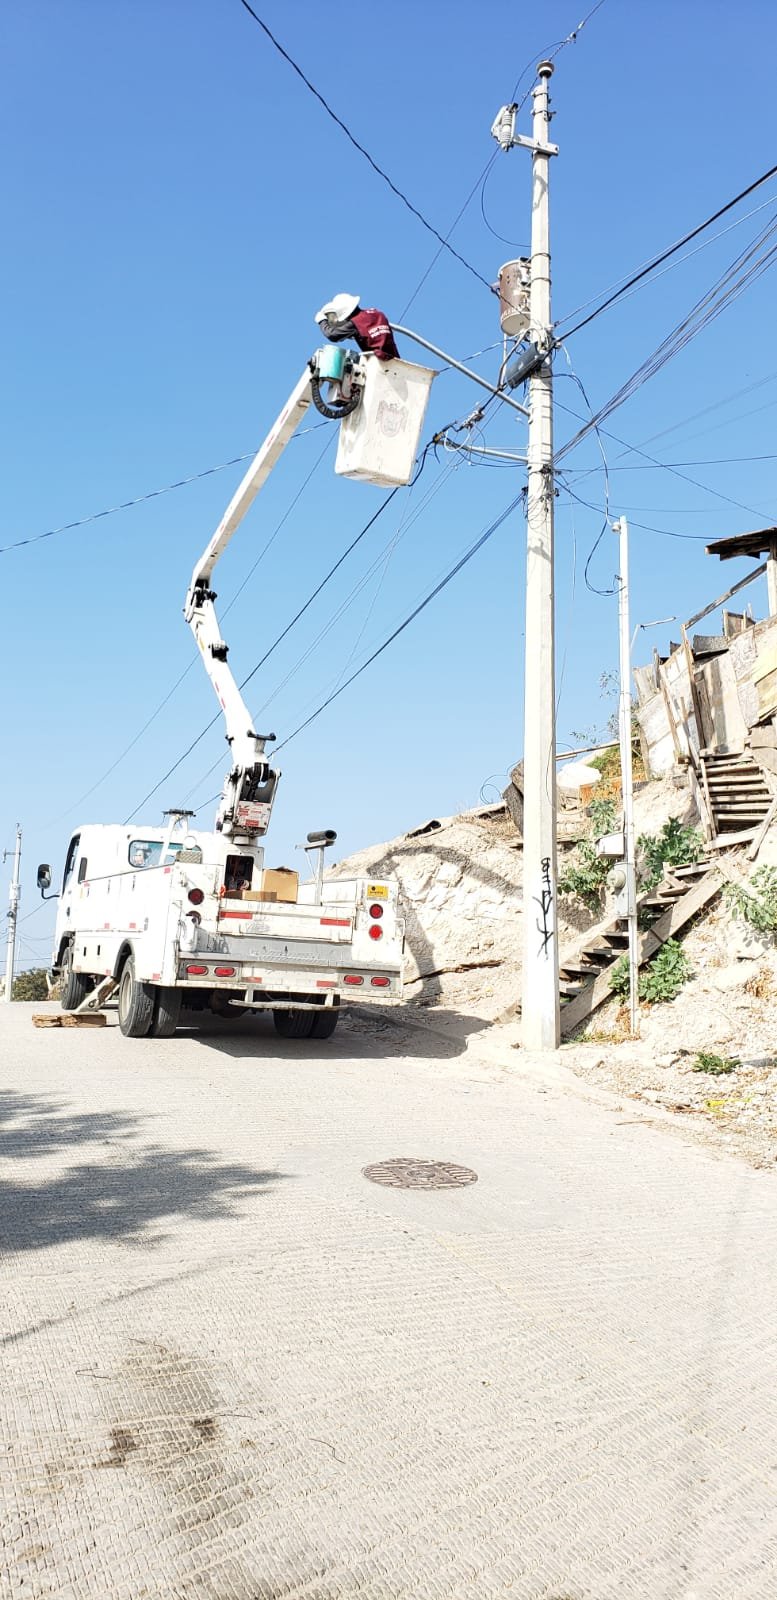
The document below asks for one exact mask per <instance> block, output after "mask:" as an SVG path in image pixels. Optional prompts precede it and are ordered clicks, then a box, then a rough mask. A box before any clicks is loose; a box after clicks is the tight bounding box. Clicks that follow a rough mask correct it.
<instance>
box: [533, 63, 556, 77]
mask: <svg viewBox="0 0 777 1600" xmlns="http://www.w3.org/2000/svg"><path fill="white" fill-rule="evenodd" d="M555 70H556V69H555V67H554V65H553V62H552V61H541V62H540V64H539V66H538V68H537V76H538V77H540V78H552V77H553V74H554V72H555Z"/></svg>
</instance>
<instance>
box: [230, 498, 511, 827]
mask: <svg viewBox="0 0 777 1600" xmlns="http://www.w3.org/2000/svg"><path fill="white" fill-rule="evenodd" d="M522 498H523V491H521V493H520V494H517V495H516V496H515V497H514V499H512V500H511V501H510V504H509V505H507V506H505V508H504V510H503V511H501V512H500V513H499V516H498V517H496V518H495V519H494V521H493V522H492V523H491V524H490V525H489V527H488V528H486V529H485V532H484V533H482V534H481V535H480V537H479V538H478V539H477V540H476V541H475V543H474V544H473V545H471V546H470V548H469V550H467V551H466V553H465V554H464V555H463V556H462V557H461V558H460V560H458V561H457V562H456V564H455V566H453V567H451V569H450V571H449V572H447V573H446V575H445V577H444V578H442V579H441V581H440V582H439V583H438V584H436V585H435V587H434V588H433V589H431V590H430V591H429V593H428V594H427V595H426V596H425V598H424V599H423V600H422V601H421V602H420V604H419V605H417V606H416V607H415V608H414V610H413V611H411V612H410V614H409V616H407V617H405V619H404V621H403V622H401V623H400V624H399V626H398V627H397V628H395V629H394V631H393V633H390V634H389V636H388V638H387V639H384V641H383V643H382V644H381V645H378V648H377V650H373V652H372V655H370V656H368V657H367V660H366V661H363V662H362V665H361V666H360V667H357V668H356V671H355V672H352V673H351V675H350V677H349V678H346V680H345V683H341V684H340V687H339V688H338V689H335V690H334V691H333V693H332V694H330V695H328V696H327V698H326V699H325V700H324V701H323V702H322V704H321V705H320V706H318V708H317V709H316V710H315V711H313V712H312V713H311V715H310V716H309V717H306V718H305V720H304V722H301V723H300V724H299V725H298V727H296V728H295V729H294V730H293V732H292V733H290V734H288V735H287V737H286V738H285V739H283V740H282V741H281V743H280V744H279V745H278V747H277V748H278V750H279V751H280V750H283V749H285V747H286V745H287V744H291V741H292V739H296V737H297V735H298V734H299V733H302V732H303V731H304V729H305V728H309V727H310V724H311V722H315V720H316V718H317V717H320V716H321V715H322V713H323V712H324V711H326V710H327V709H328V707H329V706H331V705H332V703H333V701H335V700H338V699H339V697H340V695H341V694H344V693H345V691H346V689H348V688H350V686H351V684H352V683H355V682H356V679H357V678H359V677H361V674H362V673H363V672H366V671H367V668H368V667H371V666H372V664H373V662H374V661H377V659H378V657H379V656H381V655H383V652H384V650H387V649H388V647H389V645H390V644H393V643H394V640H395V639H398V638H399V635H400V634H401V633H404V631H405V629H406V628H409V626H410V624H411V622H414V621H415V619H416V617H417V616H420V614H421V612H422V611H425V610H426V607H427V606H428V605H430V604H431V602H432V600H434V599H435V598H436V597H437V595H438V594H440V593H441V592H442V590H443V589H445V588H447V586H448V584H449V583H451V582H452V580H453V579H454V578H455V577H456V575H457V573H459V572H461V569H462V567H465V566H466V565H467V563H468V562H469V561H471V560H472V558H473V556H475V555H477V553H478V551H479V550H482V548H483V545H484V544H486V542H487V541H488V540H489V539H490V538H491V537H492V535H493V534H495V533H496V531H497V529H498V528H501V526H502V523H503V522H505V521H506V520H507V518H508V517H509V516H510V515H511V514H512V512H513V511H515V509H516V507H517V506H518V505H520V503H521V500H522ZM206 803H207V802H206Z"/></svg>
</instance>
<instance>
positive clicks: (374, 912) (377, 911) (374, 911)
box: [370, 906, 383, 922]
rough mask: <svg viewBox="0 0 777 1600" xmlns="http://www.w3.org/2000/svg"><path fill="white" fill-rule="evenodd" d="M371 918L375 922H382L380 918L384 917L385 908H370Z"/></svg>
mask: <svg viewBox="0 0 777 1600" xmlns="http://www.w3.org/2000/svg"><path fill="white" fill-rule="evenodd" d="M370 916H371V917H374V919H375V921H376V922H378V921H379V920H380V918H381V917H382V916H383V907H382V906H370Z"/></svg>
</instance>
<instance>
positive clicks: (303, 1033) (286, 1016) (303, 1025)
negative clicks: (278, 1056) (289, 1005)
mask: <svg viewBox="0 0 777 1600" xmlns="http://www.w3.org/2000/svg"><path fill="white" fill-rule="evenodd" d="M272 1019H273V1022H274V1023H275V1032H276V1033H279V1034H280V1036H281V1038H282V1039H309V1038H310V1034H311V1030H312V1027H313V1012H312V1011H274V1012H273V1014H272Z"/></svg>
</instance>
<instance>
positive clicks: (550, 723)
mask: <svg viewBox="0 0 777 1600" xmlns="http://www.w3.org/2000/svg"><path fill="white" fill-rule="evenodd" d="M537 72H538V76H539V82H538V83H537V84H536V86H535V88H534V91H533V103H534V119H533V128H532V140H531V148H532V230H531V298H530V320H531V338H532V340H533V341H534V343H535V345H536V346H537V349H538V351H540V352H542V351H544V350H547V351H550V348H551V344H552V333H551V316H550V232H549V217H548V209H549V208H548V173H549V167H550V156H551V154H555V153H556V150H555V146H550V145H549V143H548V129H549V124H550V116H549V110H548V82H549V79H550V77H551V74H552V72H553V65H552V63H551V62H550V61H541V62H540V64H539V67H538V68H537ZM527 142H528V141H527ZM529 413H530V414H529V445H528V499H527V508H526V522H527V528H526V532H527V552H526V645H525V652H526V654H525V672H524V706H525V711H524V736H523V740H524V743H523V777H524V821H523V905H524V952H523V996H522V1006H521V1015H522V1024H523V1044H524V1046H525V1048H526V1049H527V1050H556V1049H557V1048H558V1044H559V1039H560V1027H559V989H558V939H557V917H556V705H555V698H556V685H555V679H556V673H555V641H554V593H553V500H554V475H553V375H552V371H551V362H550V359H548V360H547V361H545V362H543V363H542V365H541V366H540V367H539V368H538V369H537V370H536V371H535V372H534V373H533V375H532V377H531V378H530V380H529Z"/></svg>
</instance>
